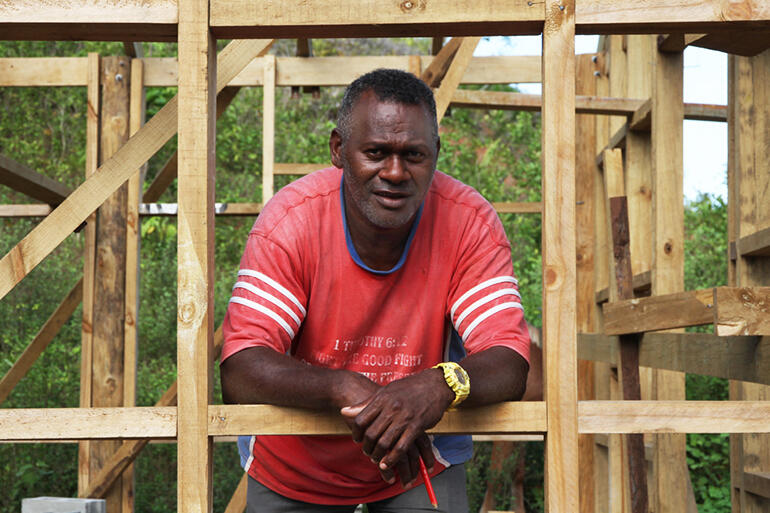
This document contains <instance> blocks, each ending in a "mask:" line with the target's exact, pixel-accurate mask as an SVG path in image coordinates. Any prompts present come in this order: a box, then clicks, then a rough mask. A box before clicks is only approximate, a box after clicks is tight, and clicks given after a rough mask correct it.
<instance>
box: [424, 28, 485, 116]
mask: <svg viewBox="0 0 770 513" xmlns="http://www.w3.org/2000/svg"><path fill="white" fill-rule="evenodd" d="M480 40H481V38H480V37H466V38H462V41H460V47H459V48H458V49H457V53H455V54H454V57H452V63H451V64H450V65H449V69H448V70H447V72H446V75H444V77H443V78H442V79H441V85H440V86H439V88H438V90H436V91H434V95H435V97H436V117H437V118H438V123H439V124H441V119H442V118H443V117H444V113H445V112H446V110H447V108H449V103H450V102H451V101H452V96H453V95H454V93H455V92H456V90H457V86H458V85H460V79H461V78H462V76H463V73H465V69H466V68H467V67H468V63H469V62H470V61H471V59H472V58H473V51H474V50H475V49H476V45H478V44H479V41H480ZM448 46H449V44H447V46H446V47H448ZM446 47H445V48H446ZM442 51H443V48H442ZM440 55H441V54H440V53H439V56H440ZM428 72H429V69H428V70H425V72H424V73H423V75H424V76H429V73H428Z"/></svg>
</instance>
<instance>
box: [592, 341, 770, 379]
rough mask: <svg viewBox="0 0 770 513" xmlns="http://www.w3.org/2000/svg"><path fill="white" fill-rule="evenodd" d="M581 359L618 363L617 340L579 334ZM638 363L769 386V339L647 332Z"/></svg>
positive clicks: (645, 365) (615, 364)
mask: <svg viewBox="0 0 770 513" xmlns="http://www.w3.org/2000/svg"><path fill="white" fill-rule="evenodd" d="M696 348H697V349H696ZM578 358H580V359H583V360H591V361H597V362H607V363H609V364H611V365H613V366H617V365H619V364H620V359H619V356H618V349H617V340H616V338H615V337H614V336H609V335H602V334H595V333H580V334H578ZM639 365H640V366H643V367H653V368H656V369H666V370H672V371H678V372H686V373H689V374H703V375H706V376H714V377H717V378H723V379H731V380H740V381H747V382H751V383H759V384H763V385H770V340H768V339H763V338H760V337H748V336H746V337H720V336H717V335H714V334H709V333H645V334H644V335H642V341H641V345H640V348H639Z"/></svg>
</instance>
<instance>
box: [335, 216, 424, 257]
mask: <svg viewBox="0 0 770 513" xmlns="http://www.w3.org/2000/svg"><path fill="white" fill-rule="evenodd" d="M345 217H346V218H347V229H348V231H349V232H350V239H351V241H352V242H353V246H354V247H355V248H356V253H358V256H359V257H360V258H361V260H362V261H363V263H364V264H366V266H367V267H369V268H371V269H374V270H375V271H389V270H390V269H392V268H393V267H395V266H396V264H397V263H398V261H399V260H400V259H401V255H403V253H404V249H405V248H406V243H407V241H408V240H409V233H410V232H411V230H412V224H413V223H414V219H412V221H411V222H409V223H406V224H405V225H404V226H401V227H399V228H394V229H384V228H378V227H376V226H372V225H371V224H370V223H368V222H367V221H366V220H364V219H360V218H359V217H358V216H357V215H356V213H355V212H352V211H351V206H350V204H349V202H345Z"/></svg>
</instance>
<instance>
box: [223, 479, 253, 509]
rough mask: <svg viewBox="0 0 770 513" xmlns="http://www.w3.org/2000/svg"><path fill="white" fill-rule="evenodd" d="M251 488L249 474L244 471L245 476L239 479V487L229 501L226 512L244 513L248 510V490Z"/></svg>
mask: <svg viewBox="0 0 770 513" xmlns="http://www.w3.org/2000/svg"><path fill="white" fill-rule="evenodd" d="M248 488H249V475H248V474H247V473H245V472H244V473H243V477H241V480H240V481H238V487H237V488H236V489H235V492H233V496H232V497H230V502H228V503H227V507H226V508H225V513H243V512H244V511H246V492H247V491H248Z"/></svg>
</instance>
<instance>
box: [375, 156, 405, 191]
mask: <svg viewBox="0 0 770 513" xmlns="http://www.w3.org/2000/svg"><path fill="white" fill-rule="evenodd" d="M380 178H382V179H383V180H386V181H388V182H390V183H396V184H398V183H401V182H404V181H406V180H408V179H409V173H408V172H407V170H406V166H405V165H404V159H402V158H401V155H398V154H392V155H390V156H389V157H388V158H387V159H385V162H384V166H383V168H382V170H381V171H380Z"/></svg>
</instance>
